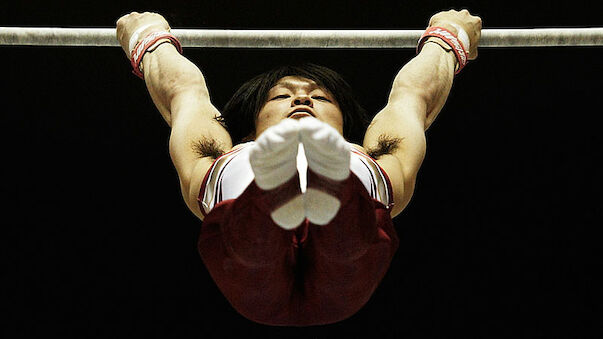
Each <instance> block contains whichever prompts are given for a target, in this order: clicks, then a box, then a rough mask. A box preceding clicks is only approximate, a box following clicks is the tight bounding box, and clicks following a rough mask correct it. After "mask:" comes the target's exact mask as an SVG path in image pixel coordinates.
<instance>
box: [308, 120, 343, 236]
mask: <svg viewBox="0 0 603 339" xmlns="http://www.w3.org/2000/svg"><path fill="white" fill-rule="evenodd" d="M300 136H301V140H302V143H303V145H304V151H305V154H306V159H307V161H308V168H309V169H310V170H312V171H313V172H314V173H316V174H318V175H321V176H323V177H325V178H327V179H330V180H332V181H336V182H341V181H343V180H345V179H347V178H348V176H349V175H350V144H349V143H348V142H347V141H345V139H344V138H343V136H342V135H341V134H339V132H337V130H335V129H334V128H333V127H331V126H329V125H328V124H326V123H323V122H320V121H318V120H316V119H314V118H304V119H301V120H300ZM327 182H328V180H327ZM326 184H327V185H328V183H326ZM327 192H333V189H332V188H331V189H330V190H329V188H326V189H323V188H322V187H319V186H316V185H313V183H312V182H311V179H310V178H308V188H307V189H306V192H305V193H304V210H305V215H306V218H308V220H310V222H312V223H313V224H316V225H326V224H328V223H329V222H331V220H333V218H334V217H335V216H336V215H337V212H339V208H340V207H341V202H340V201H339V199H338V198H337V197H336V196H333V195H332V194H329V193H327Z"/></svg>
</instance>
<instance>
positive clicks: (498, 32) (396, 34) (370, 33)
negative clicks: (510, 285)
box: [0, 27, 603, 48]
mask: <svg viewBox="0 0 603 339" xmlns="http://www.w3.org/2000/svg"><path fill="white" fill-rule="evenodd" d="M171 32H172V33H173V34H174V35H175V36H176V37H177V38H178V39H179V40H180V41H181V43H182V45H183V46H185V47H206V48H415V47H416V45H417V40H418V39H419V37H420V36H421V34H422V33H423V32H424V30H220V29H172V31H171ZM2 45H20V46H111V47H116V46H119V43H118V42H117V39H116V37H115V28H51V27H35V28H33V27H31V28H30V27H0V46H2ZM547 46H548V47H554V46H603V27H594V28H530V29H483V30H482V38H481V41H480V47H547Z"/></svg>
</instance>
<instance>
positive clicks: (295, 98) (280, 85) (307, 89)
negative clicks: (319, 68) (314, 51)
mask: <svg viewBox="0 0 603 339" xmlns="http://www.w3.org/2000/svg"><path fill="white" fill-rule="evenodd" d="M305 117H314V118H316V119H318V120H320V121H322V122H325V123H327V124H329V125H331V126H332V127H333V128H335V129H336V130H338V131H339V133H341V134H343V116H342V114H341V110H340V108H339V104H338V103H337V101H336V100H335V97H334V96H333V95H332V94H331V93H330V92H329V91H327V90H326V89H325V88H321V87H319V86H318V85H317V84H316V82H314V81H313V80H310V79H306V78H302V77H298V76H286V77H284V78H282V79H280V80H279V81H278V82H277V83H276V85H275V86H274V87H272V88H271V89H270V91H269V92H268V98H267V99H266V103H265V104H264V106H263V107H262V109H261V110H260V112H259V113H258V116H257V119H256V129H255V130H256V134H255V137H256V138H257V137H258V136H260V134H262V132H264V131H265V130H266V129H267V128H268V127H270V126H274V125H276V124H278V123H279V122H280V121H282V120H283V119H301V118H305Z"/></svg>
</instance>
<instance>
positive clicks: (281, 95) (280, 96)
mask: <svg viewBox="0 0 603 339" xmlns="http://www.w3.org/2000/svg"><path fill="white" fill-rule="evenodd" d="M286 98H289V94H280V95H277V96H275V97H274V98H272V99H270V100H276V99H286Z"/></svg>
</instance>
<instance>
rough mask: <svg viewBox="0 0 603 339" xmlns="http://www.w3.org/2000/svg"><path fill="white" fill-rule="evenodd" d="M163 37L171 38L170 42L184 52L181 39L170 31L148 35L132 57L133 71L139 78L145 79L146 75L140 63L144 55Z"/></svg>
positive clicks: (138, 45) (135, 49)
mask: <svg viewBox="0 0 603 339" xmlns="http://www.w3.org/2000/svg"><path fill="white" fill-rule="evenodd" d="M161 39H169V40H170V41H169V42H170V43H171V44H172V45H174V46H176V48H177V49H178V52H179V53H180V54H182V45H180V41H178V39H176V37H175V36H174V35H172V34H171V33H169V32H155V33H151V34H149V35H147V36H146V37H145V38H144V39H142V40H141V41H140V42H139V43H138V44H136V47H134V49H133V50H132V58H131V59H130V64H131V65H132V68H133V70H132V73H134V74H136V76H138V77H139V78H141V79H143V78H144V76H143V74H142V72H141V71H140V63H141V62H142V57H143V56H144V54H145V53H146V52H147V50H148V49H149V48H150V47H152V46H154V45H155V43H156V42H157V41H159V40H161Z"/></svg>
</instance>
